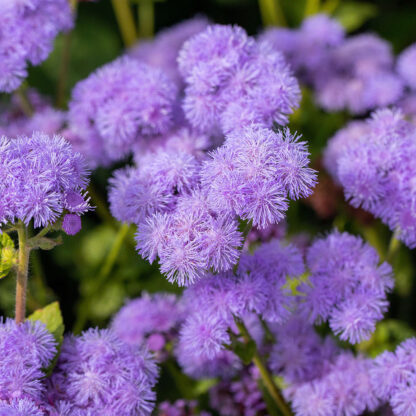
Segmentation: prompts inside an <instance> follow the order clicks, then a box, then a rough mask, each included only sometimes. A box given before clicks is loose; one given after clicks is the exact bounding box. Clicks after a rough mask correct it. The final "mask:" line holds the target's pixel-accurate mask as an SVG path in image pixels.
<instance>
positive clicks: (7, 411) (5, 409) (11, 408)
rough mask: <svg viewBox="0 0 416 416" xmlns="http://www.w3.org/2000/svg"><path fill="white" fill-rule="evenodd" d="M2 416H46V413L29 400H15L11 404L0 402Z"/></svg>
mask: <svg viewBox="0 0 416 416" xmlns="http://www.w3.org/2000/svg"><path fill="white" fill-rule="evenodd" d="M0 416H45V413H44V412H43V411H42V410H41V409H40V408H39V407H38V406H37V405H36V403H35V402H33V401H31V400H29V399H26V398H24V399H14V400H12V401H11V402H10V403H8V402H3V401H0Z"/></svg>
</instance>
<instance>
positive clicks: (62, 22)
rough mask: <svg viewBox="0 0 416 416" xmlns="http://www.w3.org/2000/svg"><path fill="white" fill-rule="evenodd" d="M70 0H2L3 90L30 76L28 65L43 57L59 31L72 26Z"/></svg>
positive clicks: (0, 76)
mask: <svg viewBox="0 0 416 416" xmlns="http://www.w3.org/2000/svg"><path fill="white" fill-rule="evenodd" d="M72 24H73V16H72V12H71V8H70V4H69V2H68V1H67V0H31V1H2V2H1V4H0V91H5V92H11V91H13V90H15V89H16V88H17V87H19V85H20V84H21V82H22V80H23V79H24V78H26V77H27V65H28V63H30V64H32V65H38V64H40V63H41V62H42V61H44V60H45V59H46V58H47V57H48V55H49V53H50V52H51V50H52V47H53V41H54V39H55V37H56V35H57V34H58V33H59V32H61V31H66V30H69V29H71V27H72Z"/></svg>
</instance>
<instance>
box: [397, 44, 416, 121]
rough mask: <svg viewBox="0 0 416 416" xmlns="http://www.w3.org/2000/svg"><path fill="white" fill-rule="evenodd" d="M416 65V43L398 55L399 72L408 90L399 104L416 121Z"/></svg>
mask: <svg viewBox="0 0 416 416" xmlns="http://www.w3.org/2000/svg"><path fill="white" fill-rule="evenodd" d="M415 65H416V44H413V45H411V46H409V47H408V48H407V49H405V50H404V51H403V52H402V53H401V54H400V55H399V57H398V60H397V72H398V73H399V74H400V76H401V77H402V79H403V81H404V83H405V85H406V91H405V94H404V96H403V97H402V99H401V100H400V102H399V103H398V104H397V105H398V106H399V107H400V108H401V109H402V110H403V112H404V113H405V114H408V115H410V116H411V117H412V118H413V120H414V121H416V78H415V74H414V68H415Z"/></svg>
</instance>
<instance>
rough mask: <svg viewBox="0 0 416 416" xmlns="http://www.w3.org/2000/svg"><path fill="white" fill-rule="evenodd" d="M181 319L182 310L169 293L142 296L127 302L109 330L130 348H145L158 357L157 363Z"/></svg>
mask: <svg viewBox="0 0 416 416" xmlns="http://www.w3.org/2000/svg"><path fill="white" fill-rule="evenodd" d="M183 319H184V308H183V307H182V305H181V303H180V301H179V299H178V298H177V296H175V295H173V294H169V293H160V292H159V293H156V294H154V295H149V294H147V293H144V294H143V295H142V296H141V297H140V298H137V299H133V300H131V301H129V302H128V303H127V304H126V305H125V306H123V308H121V309H120V311H119V312H118V313H117V314H116V315H115V317H114V318H113V322H112V325H111V327H112V330H113V331H114V332H115V333H116V334H117V336H118V337H119V338H120V339H121V340H122V341H124V342H126V343H127V344H130V345H143V344H146V345H147V347H148V348H149V350H151V351H154V352H156V353H158V359H159V360H160V359H162V358H164V354H163V353H162V351H163V349H164V347H165V345H166V343H168V342H169V341H172V339H173V338H174V336H175V335H176V333H177V329H178V325H179V324H180V323H181V322H182V321H183Z"/></svg>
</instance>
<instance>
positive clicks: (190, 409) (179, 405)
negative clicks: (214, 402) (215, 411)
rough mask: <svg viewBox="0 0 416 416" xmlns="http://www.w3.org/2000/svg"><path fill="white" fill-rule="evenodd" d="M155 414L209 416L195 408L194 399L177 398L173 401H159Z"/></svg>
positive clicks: (160, 415)
mask: <svg viewBox="0 0 416 416" xmlns="http://www.w3.org/2000/svg"><path fill="white" fill-rule="evenodd" d="M156 415H157V416H210V413H208V412H205V411H201V412H199V411H198V409H197V403H196V401H193V400H192V401H189V400H183V399H179V400H176V402H175V403H169V402H162V403H160V405H159V407H158V410H157V413H156Z"/></svg>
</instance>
